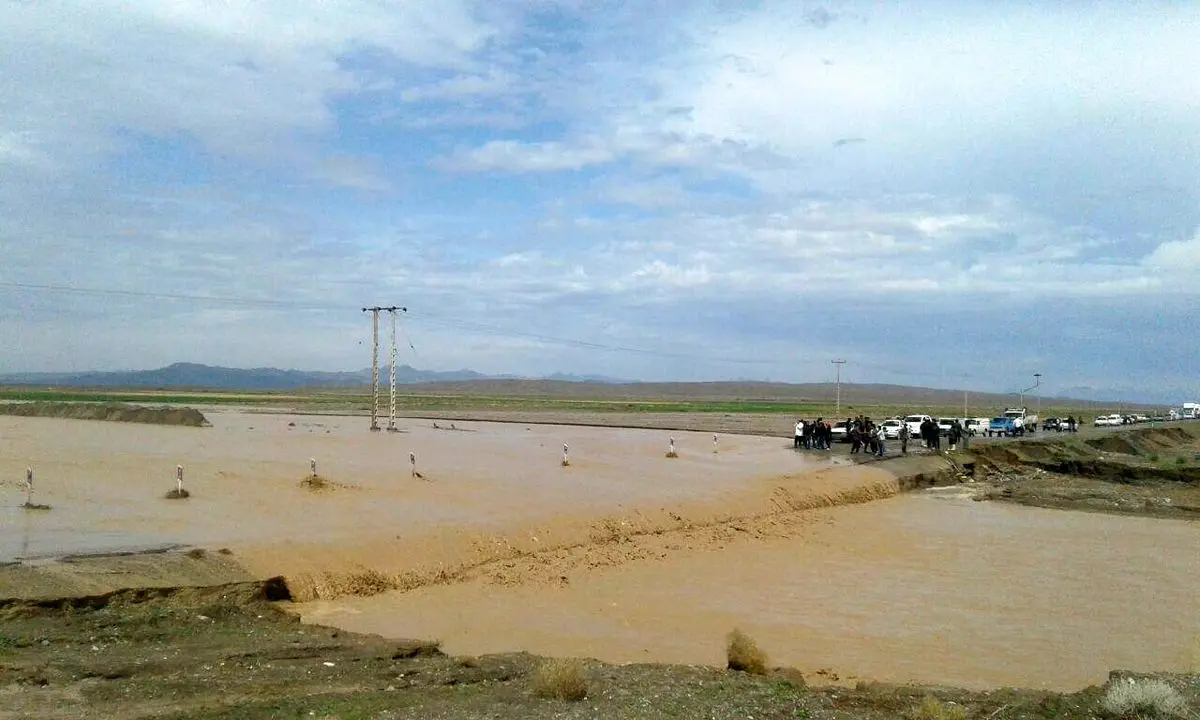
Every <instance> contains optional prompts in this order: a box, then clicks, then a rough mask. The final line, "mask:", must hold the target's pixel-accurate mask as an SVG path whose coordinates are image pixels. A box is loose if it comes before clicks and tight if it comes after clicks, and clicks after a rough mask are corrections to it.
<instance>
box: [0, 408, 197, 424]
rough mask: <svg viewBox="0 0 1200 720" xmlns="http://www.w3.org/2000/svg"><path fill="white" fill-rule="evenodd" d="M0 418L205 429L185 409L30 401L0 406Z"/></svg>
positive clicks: (195, 416) (192, 410) (187, 409)
mask: <svg viewBox="0 0 1200 720" xmlns="http://www.w3.org/2000/svg"><path fill="white" fill-rule="evenodd" d="M0 415H16V416H19V417H49V418H63V419H67V420H108V421H112V422H135V423H146V424H150V425H178V426H183V427H206V426H207V425H208V424H209V423H208V420H207V419H206V418H205V417H204V414H203V413H201V412H200V411H199V410H196V409H195V408H189V407H147V406H145V405H127V404H124V403H75V402H31V403H0Z"/></svg>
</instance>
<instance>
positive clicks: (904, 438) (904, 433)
mask: <svg viewBox="0 0 1200 720" xmlns="http://www.w3.org/2000/svg"><path fill="white" fill-rule="evenodd" d="M911 436H912V433H911V432H909V430H908V423H900V454H902V455H907V454H908V439H909V437H911Z"/></svg>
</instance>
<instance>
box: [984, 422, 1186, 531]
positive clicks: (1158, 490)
mask: <svg viewBox="0 0 1200 720" xmlns="http://www.w3.org/2000/svg"><path fill="white" fill-rule="evenodd" d="M972 456H973V460H974V462H975V465H976V470H977V475H978V478H979V479H980V480H982V481H983V482H982V484H981V485H980V486H979V490H980V492H979V498H980V499H987V500H997V501H1003V502H1013V503H1019V504H1023V505H1030V506H1035V507H1047V508H1058V509H1068V510H1083V511H1097V512H1108V513H1116V514H1135V515H1145V516H1151V517H1164V518H1188V519H1196V518H1200V424H1196V423H1188V424H1179V425H1168V426H1163V427H1152V428H1136V429H1128V430H1126V429H1119V430H1113V431H1109V432H1104V433H1101V434H1093V435H1090V436H1084V437H1077V436H1051V437H1050V438H1048V439H1039V440H1023V441H1018V442H1012V443H1005V444H994V445H980V446H979V447H978V448H976V449H973V452H972Z"/></svg>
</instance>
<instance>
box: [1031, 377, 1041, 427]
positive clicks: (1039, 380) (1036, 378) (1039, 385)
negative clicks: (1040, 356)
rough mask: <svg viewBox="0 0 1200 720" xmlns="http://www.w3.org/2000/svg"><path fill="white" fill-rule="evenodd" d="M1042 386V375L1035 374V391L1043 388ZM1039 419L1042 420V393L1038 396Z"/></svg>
mask: <svg viewBox="0 0 1200 720" xmlns="http://www.w3.org/2000/svg"><path fill="white" fill-rule="evenodd" d="M1041 384H1042V374H1041V373H1034V374H1033V389H1034V390H1037V389H1038V388H1039V387H1041ZM1037 417H1038V420H1039V421H1040V420H1041V419H1042V394H1041V393H1038V396H1037Z"/></svg>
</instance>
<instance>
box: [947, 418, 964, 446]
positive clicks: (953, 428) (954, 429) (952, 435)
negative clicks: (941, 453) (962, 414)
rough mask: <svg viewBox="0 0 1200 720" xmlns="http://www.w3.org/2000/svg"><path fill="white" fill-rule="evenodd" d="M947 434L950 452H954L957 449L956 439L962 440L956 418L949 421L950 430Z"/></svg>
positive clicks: (960, 429)
mask: <svg viewBox="0 0 1200 720" xmlns="http://www.w3.org/2000/svg"><path fill="white" fill-rule="evenodd" d="M947 434H948V435H949V440H950V452H954V451H955V450H957V449H958V441H959V440H962V426H961V425H959V424H958V421H957V420H955V421H954V422H952V423H950V431H949V432H948V433H947Z"/></svg>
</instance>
